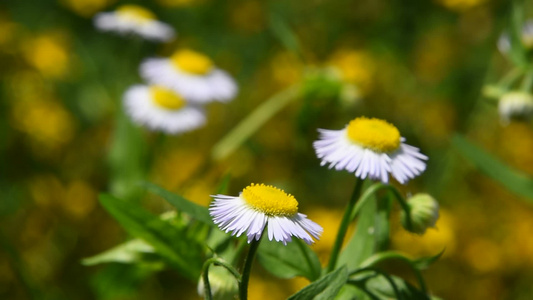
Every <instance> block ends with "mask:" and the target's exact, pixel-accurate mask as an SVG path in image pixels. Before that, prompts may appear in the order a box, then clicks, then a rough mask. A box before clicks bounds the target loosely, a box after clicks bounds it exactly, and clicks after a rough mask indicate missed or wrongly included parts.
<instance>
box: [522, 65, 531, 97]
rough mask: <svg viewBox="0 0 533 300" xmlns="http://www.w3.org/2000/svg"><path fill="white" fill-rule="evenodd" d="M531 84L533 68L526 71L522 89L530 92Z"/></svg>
mask: <svg viewBox="0 0 533 300" xmlns="http://www.w3.org/2000/svg"><path fill="white" fill-rule="evenodd" d="M531 86H533V70H529V71H528V72H527V73H526V75H525V76H524V79H522V85H521V86H520V89H521V90H522V91H524V92H526V93H529V91H531Z"/></svg>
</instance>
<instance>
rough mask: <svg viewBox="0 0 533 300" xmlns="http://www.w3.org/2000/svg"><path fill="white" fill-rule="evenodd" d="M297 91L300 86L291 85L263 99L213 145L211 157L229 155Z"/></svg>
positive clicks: (293, 97)
mask: <svg viewBox="0 0 533 300" xmlns="http://www.w3.org/2000/svg"><path fill="white" fill-rule="evenodd" d="M299 93H300V86H299V85H293V86H290V87H288V88H287V89H285V90H283V91H281V92H279V93H277V94H275V95H273V96H272V97H270V98H268V99H267V100H265V101H264V102H263V103H261V104H260V105H259V106H258V107H257V108H256V109H255V110H254V111H252V112H251V113H250V114H248V116H246V117H245V118H244V119H243V120H242V121H241V122H240V123H239V124H237V125H236V126H235V127H234V128H233V129H232V130H231V131H230V132H228V134H226V135H225V136H224V137H223V138H222V139H221V140H220V141H219V142H218V143H216V144H215V145H214V146H213V150H212V151H211V158H212V159H213V160H215V161H220V160H223V159H225V158H226V157H228V156H229V155H231V154H232V153H233V152H234V151H235V150H236V149H237V148H238V147H239V146H240V145H241V144H242V143H244V141H246V140H247V139H248V138H250V137H251V136H252V135H253V134H254V133H255V132H256V131H257V130H259V128H261V126H263V125H264V124H265V123H266V122H267V121H268V120H270V118H272V117H273V116H274V115H275V114H277V113H278V112H279V111H280V110H282V109H283V108H284V107H285V106H287V105H288V104H289V103H290V102H291V101H292V100H295V99H297V97H298V95H299Z"/></svg>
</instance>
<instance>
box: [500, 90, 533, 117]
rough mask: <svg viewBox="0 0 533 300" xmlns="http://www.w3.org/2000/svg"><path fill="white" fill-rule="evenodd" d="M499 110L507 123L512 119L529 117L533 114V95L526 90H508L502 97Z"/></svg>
mask: <svg viewBox="0 0 533 300" xmlns="http://www.w3.org/2000/svg"><path fill="white" fill-rule="evenodd" d="M498 111H499V112H500V117H501V119H502V121H503V122H505V123H508V122H509V121H510V120H511V119H529V118H530V117H531V115H532V114H533V96H532V95H531V94H528V93H525V92H518V91H515V92H508V93H506V94H504V95H503V96H502V97H501V98H500V101H499V102H498Z"/></svg>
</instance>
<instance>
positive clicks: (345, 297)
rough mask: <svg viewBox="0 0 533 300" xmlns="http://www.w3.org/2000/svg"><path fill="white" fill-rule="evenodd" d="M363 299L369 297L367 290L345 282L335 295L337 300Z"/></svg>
mask: <svg viewBox="0 0 533 300" xmlns="http://www.w3.org/2000/svg"><path fill="white" fill-rule="evenodd" d="M354 299H357V300H363V299H365V300H366V299H368V298H367V296H366V294H365V292H363V291H362V290H361V289H359V288H357V287H355V286H354V285H351V284H345V285H343V286H342V288H341V290H340V291H339V293H338V294H337V296H335V300H354Z"/></svg>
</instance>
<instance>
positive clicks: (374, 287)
mask: <svg viewBox="0 0 533 300" xmlns="http://www.w3.org/2000/svg"><path fill="white" fill-rule="evenodd" d="M388 277H389V278H391V279H392V281H393V282H394V284H395V286H396V288H397V289H398V291H399V293H400V295H401V298H400V297H397V295H396V293H395V291H394V288H393V287H392V285H391V283H390V282H389V281H388V280H387V279H386V278H385V277H383V276H375V277H372V278H370V279H369V280H368V281H367V282H366V283H365V289H366V290H367V291H368V292H370V293H372V294H373V295H375V296H376V297H377V299H383V300H388V299H404V300H429V299H430V297H429V296H428V295H426V294H424V293H423V292H422V291H420V290H418V289H417V288H416V287H414V286H413V285H411V284H409V283H408V282H407V281H405V280H403V279H401V278H399V277H396V276H392V275H390V276H388Z"/></svg>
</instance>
